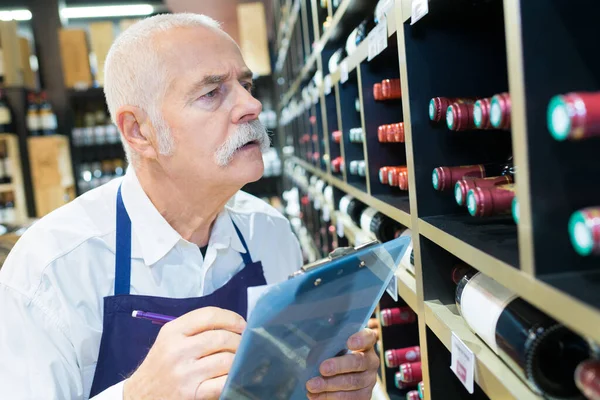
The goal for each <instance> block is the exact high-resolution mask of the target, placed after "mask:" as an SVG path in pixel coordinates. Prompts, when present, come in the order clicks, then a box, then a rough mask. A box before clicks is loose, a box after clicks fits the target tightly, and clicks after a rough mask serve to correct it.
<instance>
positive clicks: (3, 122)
mask: <svg viewBox="0 0 600 400" xmlns="http://www.w3.org/2000/svg"><path fill="white" fill-rule="evenodd" d="M11 125H12V117H11V114H10V108H9V107H8V104H7V102H6V98H5V96H4V90H2V89H0V133H9V132H10V131H11Z"/></svg>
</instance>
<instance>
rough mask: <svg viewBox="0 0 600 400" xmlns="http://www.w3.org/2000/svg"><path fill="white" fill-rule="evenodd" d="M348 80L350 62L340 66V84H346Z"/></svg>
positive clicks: (344, 62) (343, 62)
mask: <svg viewBox="0 0 600 400" xmlns="http://www.w3.org/2000/svg"><path fill="white" fill-rule="evenodd" d="M347 80H348V61H346V60H344V61H342V63H341V64H340V82H342V83H346V81H347Z"/></svg>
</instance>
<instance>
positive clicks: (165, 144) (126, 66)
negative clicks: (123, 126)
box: [104, 13, 220, 163]
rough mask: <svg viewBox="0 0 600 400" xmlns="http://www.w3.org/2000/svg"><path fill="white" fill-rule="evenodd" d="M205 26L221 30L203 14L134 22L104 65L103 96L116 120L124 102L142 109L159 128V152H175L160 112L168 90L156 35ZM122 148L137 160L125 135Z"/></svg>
mask: <svg viewBox="0 0 600 400" xmlns="http://www.w3.org/2000/svg"><path fill="white" fill-rule="evenodd" d="M186 27H205V28H213V29H220V24H219V22H217V21H215V20H214V19H212V18H210V17H208V16H206V15H201V14H190V13H182V14H161V15H155V16H153V17H149V18H146V19H143V20H141V21H140V22H137V23H135V24H134V25H132V26H131V27H129V28H128V29H126V30H125V31H124V32H123V33H121V35H119V37H117V39H116V40H115V42H114V43H113V45H112V46H111V48H110V51H109V52H108V55H107V57H106V61H105V64H104V96H105V97H106V104H107V105H108V111H109V112H110V116H111V118H112V120H113V122H114V123H115V124H116V123H117V121H116V117H117V115H116V112H117V110H118V109H119V107H122V106H124V105H131V106H136V107H139V108H141V109H143V110H144V111H145V112H146V113H147V114H148V116H149V118H150V121H151V122H152V124H153V126H154V127H155V129H156V135H157V138H156V139H157V142H158V148H159V152H160V153H161V154H166V155H168V154H170V153H171V152H172V151H173V138H172V136H171V132H170V130H169V127H168V126H167V124H166V122H165V120H164V118H163V117H162V115H161V113H160V107H159V105H160V104H161V102H162V99H163V98H164V95H165V92H166V89H167V82H166V78H167V73H166V71H165V67H164V65H163V63H162V60H161V58H160V55H159V54H158V51H157V49H156V47H155V46H154V41H153V39H154V37H155V36H156V35H157V34H160V33H163V32H166V31H168V30H171V29H175V28H186ZM121 141H122V142H123V148H124V149H125V153H126V155H127V159H128V160H129V162H130V163H132V162H133V161H135V160H136V158H137V157H136V155H135V154H134V153H133V152H132V150H131V148H130V147H129V145H128V144H127V141H126V140H124V138H123V132H121Z"/></svg>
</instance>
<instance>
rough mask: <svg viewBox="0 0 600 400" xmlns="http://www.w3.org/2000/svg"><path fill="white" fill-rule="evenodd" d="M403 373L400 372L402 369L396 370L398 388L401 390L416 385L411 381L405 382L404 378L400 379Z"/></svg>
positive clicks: (395, 380)
mask: <svg viewBox="0 0 600 400" xmlns="http://www.w3.org/2000/svg"><path fill="white" fill-rule="evenodd" d="M401 375H402V374H401V373H400V371H398V372H396V373H395V374H394V385H395V386H396V387H397V388H398V389H400V390H404V389H408V388H411V387H413V386H414V385H412V384H410V383H405V382H402V380H401V379H400V377H401Z"/></svg>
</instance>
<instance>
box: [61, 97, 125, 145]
mask: <svg viewBox="0 0 600 400" xmlns="http://www.w3.org/2000/svg"><path fill="white" fill-rule="evenodd" d="M72 134H73V145H74V146H94V145H104V144H115V143H119V130H118V129H117V126H116V125H115V124H113V123H112V122H111V121H110V118H109V117H108V114H107V113H106V110H105V108H104V106H103V105H102V106H98V107H97V108H94V107H92V106H91V105H89V106H88V108H87V109H86V110H85V111H83V112H77V113H76V114H75V128H73V132H72Z"/></svg>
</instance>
